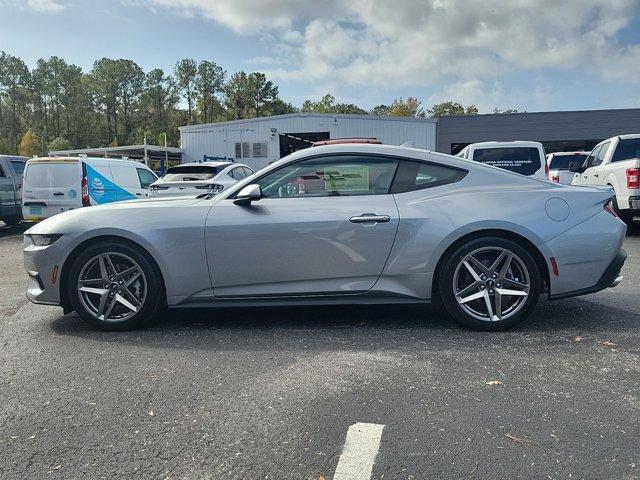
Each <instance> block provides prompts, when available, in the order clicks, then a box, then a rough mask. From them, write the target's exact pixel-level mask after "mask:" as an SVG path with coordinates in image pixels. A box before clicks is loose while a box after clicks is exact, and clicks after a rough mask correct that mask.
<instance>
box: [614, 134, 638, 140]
mask: <svg viewBox="0 0 640 480" xmlns="http://www.w3.org/2000/svg"><path fill="white" fill-rule="evenodd" d="M613 138H622V139H625V140H631V139H634V138H640V133H628V134H626V135H617V136H615V137H611V138H607V140H611V139H613Z"/></svg>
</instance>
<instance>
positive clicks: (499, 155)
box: [457, 141, 549, 180]
mask: <svg viewBox="0 0 640 480" xmlns="http://www.w3.org/2000/svg"><path fill="white" fill-rule="evenodd" d="M457 156H458V157H461V158H465V159H467V160H473V161H474V162H480V163H486V164H487V165H493V166H494V167H499V168H503V169H505V170H509V171H510V172H515V173H520V174H522V175H526V176H528V177H535V178H540V179H544V180H547V175H548V173H549V170H548V167H547V162H546V159H545V156H544V147H543V146H542V144H541V143H539V142H526V141H515V142H480V143H472V144H471V145H467V146H466V147H464V148H463V149H462V151H461V152H460V153H458V155H457Z"/></svg>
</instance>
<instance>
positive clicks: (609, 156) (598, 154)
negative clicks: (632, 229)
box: [569, 134, 640, 224]
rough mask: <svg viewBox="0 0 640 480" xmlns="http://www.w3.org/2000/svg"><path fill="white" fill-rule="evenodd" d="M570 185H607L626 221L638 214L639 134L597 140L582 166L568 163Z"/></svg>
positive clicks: (639, 201) (628, 221) (639, 199)
mask: <svg viewBox="0 0 640 480" xmlns="http://www.w3.org/2000/svg"><path fill="white" fill-rule="evenodd" d="M569 170H571V171H572V172H575V175H574V177H573V180H572V181H571V185H605V186H606V185H608V186H610V187H613V190H614V191H615V194H616V196H615V199H614V207H615V210H616V212H617V213H618V215H619V216H620V218H621V219H622V221H624V222H625V223H627V224H630V223H631V222H632V221H633V218H634V217H635V216H638V215H640V185H639V178H638V177H639V176H640V134H634V135H619V136H617V137H612V138H608V139H606V140H604V141H603V142H600V143H599V144H598V145H596V146H595V148H594V149H593V150H592V151H591V153H590V154H589V156H588V157H587V159H586V160H585V161H584V163H583V164H582V165H580V164H578V163H572V164H571V165H570V166H569Z"/></svg>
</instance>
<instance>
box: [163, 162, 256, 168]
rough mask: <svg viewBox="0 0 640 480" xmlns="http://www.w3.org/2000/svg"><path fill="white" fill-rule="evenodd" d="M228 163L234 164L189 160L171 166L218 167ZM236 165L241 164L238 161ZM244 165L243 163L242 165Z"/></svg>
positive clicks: (225, 165) (226, 165)
mask: <svg viewBox="0 0 640 480" xmlns="http://www.w3.org/2000/svg"><path fill="white" fill-rule="evenodd" d="M229 165H234V163H233V162H190V163H181V164H180V165H175V166H173V167H171V168H179V167H209V168H218V167H228V166H229ZM237 165H242V164H240V163H238V164H237ZM242 166H244V165H242Z"/></svg>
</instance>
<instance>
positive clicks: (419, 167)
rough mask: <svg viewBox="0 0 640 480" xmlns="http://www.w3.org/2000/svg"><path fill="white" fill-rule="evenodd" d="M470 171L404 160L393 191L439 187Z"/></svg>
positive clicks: (457, 179) (456, 179) (401, 191)
mask: <svg viewBox="0 0 640 480" xmlns="http://www.w3.org/2000/svg"><path fill="white" fill-rule="evenodd" d="M467 173H468V172H467V171H466V170H459V169H456V168H450V167H445V166H443V165H437V164H433V163H424V162H416V161H411V160H403V161H401V162H400V166H399V167H398V172H397V173H396V177H395V179H394V181H393V185H392V186H391V193H404V192H411V191H413V190H423V189H425V188H432V187H438V186H440V185H447V184H449V183H454V182H457V181H459V180H462V179H463V178H464V177H465V175H466V174H467Z"/></svg>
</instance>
